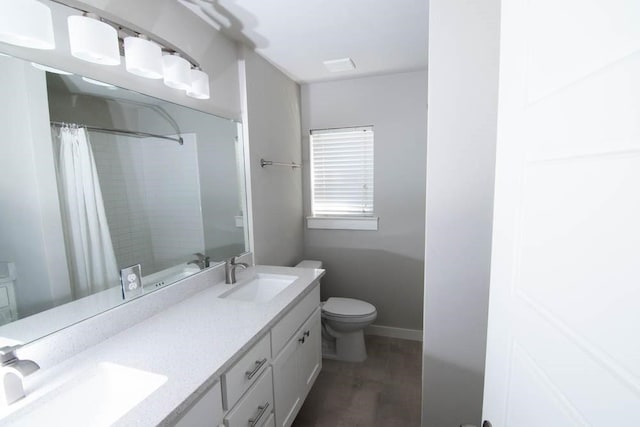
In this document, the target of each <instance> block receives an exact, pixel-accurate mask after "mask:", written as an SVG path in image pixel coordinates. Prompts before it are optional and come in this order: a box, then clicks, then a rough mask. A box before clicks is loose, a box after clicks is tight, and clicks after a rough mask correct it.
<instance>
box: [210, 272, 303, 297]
mask: <svg viewBox="0 0 640 427" xmlns="http://www.w3.org/2000/svg"><path fill="white" fill-rule="evenodd" d="M297 278H298V277H297V276H289V275H285V274H267V273H258V274H256V275H255V276H254V277H253V278H251V279H249V280H247V281H246V282H242V283H238V284H236V285H233V286H234V287H233V288H231V289H230V290H228V291H226V292H225V293H223V294H222V295H220V298H228V299H234V300H240V301H252V302H267V301H269V300H271V299H272V298H273V297H275V296H276V295H278V294H279V293H280V292H282V291H284V290H285V289H286V288H287V286H289V285H290V284H292V283H293V282H295V281H296V279H297Z"/></svg>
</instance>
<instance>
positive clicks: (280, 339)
mask: <svg viewBox="0 0 640 427" xmlns="http://www.w3.org/2000/svg"><path fill="white" fill-rule="evenodd" d="M319 306H320V286H318V285H317V284H316V286H315V287H314V288H313V289H312V290H311V292H309V293H308V294H307V296H305V297H304V298H303V299H302V301H300V302H299V303H298V304H297V305H296V306H295V307H293V308H292V309H291V311H290V312H289V313H287V314H286V315H285V316H284V317H283V318H282V319H281V320H280V321H279V322H278V323H277V324H276V325H275V326H274V327H273V329H271V354H272V355H273V357H276V355H277V354H278V353H279V352H280V350H282V348H283V347H284V345H285V344H286V343H287V341H289V338H291V337H292V336H293V334H294V333H295V332H296V331H297V330H298V328H300V325H302V323H303V322H304V321H305V320H306V319H307V318H308V317H309V316H310V315H311V313H313V310H315V309H316V308H318V307H319Z"/></svg>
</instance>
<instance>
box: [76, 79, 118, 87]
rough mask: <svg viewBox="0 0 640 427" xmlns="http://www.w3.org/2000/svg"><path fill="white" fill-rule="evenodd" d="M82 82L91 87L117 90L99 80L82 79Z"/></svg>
mask: <svg viewBox="0 0 640 427" xmlns="http://www.w3.org/2000/svg"><path fill="white" fill-rule="evenodd" d="M82 80H84V81H85V82H87V83H91V84H92V85H96V86H102V87H106V88H107V89H110V90H116V89H118V88H117V87H115V86H114V85H112V84H109V83H105V82H101V81H100V80H94V79H90V78H89V77H82Z"/></svg>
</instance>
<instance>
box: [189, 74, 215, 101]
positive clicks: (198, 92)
mask: <svg viewBox="0 0 640 427" xmlns="http://www.w3.org/2000/svg"><path fill="white" fill-rule="evenodd" d="M187 95H188V96H190V97H192V98H196V99H209V98H210V97H211V95H210V93H209V75H208V74H207V73H205V72H204V71H202V70H201V69H200V68H194V69H192V70H191V87H190V88H189V89H187Z"/></svg>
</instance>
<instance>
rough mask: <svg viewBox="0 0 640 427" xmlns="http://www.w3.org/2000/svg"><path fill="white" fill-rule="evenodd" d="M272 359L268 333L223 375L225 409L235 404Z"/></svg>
mask: <svg viewBox="0 0 640 427" xmlns="http://www.w3.org/2000/svg"><path fill="white" fill-rule="evenodd" d="M270 360H271V345H270V341H269V334H268V333H267V334H266V335H265V336H264V337H262V339H261V340H260V341H258V343H257V344H256V345H254V346H253V347H251V350H249V351H247V352H246V353H245V354H244V356H242V358H241V359H240V360H238V361H237V362H236V363H235V364H234V365H233V366H232V367H231V368H230V369H229V370H228V371H227V372H226V373H225V374H224V375H223V376H222V381H223V396H224V399H223V402H224V407H225V409H229V408H230V407H232V406H233V405H235V403H236V402H237V401H238V399H240V396H242V394H243V393H244V392H245V391H246V390H247V389H248V388H249V387H251V384H253V383H254V382H256V380H257V379H258V377H259V376H260V374H261V373H262V372H264V371H265V370H266V369H267V367H268V366H269V361H270Z"/></svg>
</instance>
